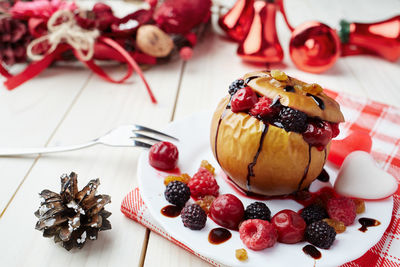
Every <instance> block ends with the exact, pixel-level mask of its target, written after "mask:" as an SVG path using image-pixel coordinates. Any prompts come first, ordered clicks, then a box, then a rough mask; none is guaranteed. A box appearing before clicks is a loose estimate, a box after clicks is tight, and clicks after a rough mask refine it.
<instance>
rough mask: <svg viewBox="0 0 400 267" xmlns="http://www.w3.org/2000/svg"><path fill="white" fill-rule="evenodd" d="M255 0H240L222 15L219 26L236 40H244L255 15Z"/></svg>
mask: <svg viewBox="0 0 400 267" xmlns="http://www.w3.org/2000/svg"><path fill="white" fill-rule="evenodd" d="M253 4H254V0H239V1H237V2H236V3H235V5H234V6H233V7H232V8H231V9H230V10H229V11H228V12H227V13H226V14H225V15H223V16H222V17H220V18H219V20H218V24H219V26H220V27H221V28H222V29H223V30H224V31H225V32H226V34H227V35H228V36H229V37H230V38H232V39H233V40H235V41H242V40H243V39H244V38H245V37H246V34H247V32H248V31H249V28H250V25H251V18H252V17H253V16H254V7H253Z"/></svg>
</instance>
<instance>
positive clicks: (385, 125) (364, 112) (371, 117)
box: [121, 90, 400, 267]
mask: <svg viewBox="0 0 400 267" xmlns="http://www.w3.org/2000/svg"><path fill="white" fill-rule="evenodd" d="M324 92H326V93H327V94H328V95H330V96H331V97H332V98H335V99H336V101H337V102H339V103H340V106H341V110H342V112H343V114H344V116H345V118H346V122H345V123H343V125H341V132H342V133H341V135H342V136H346V135H347V133H349V132H350V131H352V130H363V131H367V132H368V133H369V134H370V136H371V137H372V141H373V145H372V151H371V154H372V156H373V157H374V159H375V160H376V161H377V163H378V165H379V166H380V167H381V168H382V169H384V170H385V171H387V172H389V173H390V174H392V175H393V176H394V177H395V178H396V179H397V180H398V182H399V183H400V108H396V107H393V106H389V105H386V104H382V103H379V102H375V101H372V100H369V99H366V98H360V97H355V96H351V95H348V94H344V93H336V92H333V91H329V90H324ZM393 197H394V207H393V214H392V220H391V222H390V225H389V227H388V228H387V230H386V232H385V234H384V235H383V237H382V239H381V240H380V241H379V242H378V243H377V244H376V245H375V246H374V247H372V248H371V249H370V250H368V251H367V252H366V253H365V254H364V255H363V256H362V257H360V258H358V259H357V260H354V261H352V262H348V263H346V264H344V265H342V267H361V266H393V267H394V266H400V187H399V189H398V191H397V192H396V193H395V194H394V196H393ZM121 211H122V213H124V214H125V215H126V216H127V217H129V218H130V219H132V220H134V221H136V222H138V223H140V224H142V225H144V226H145V227H147V228H149V229H150V230H152V231H153V232H156V233H158V234H160V235H162V236H163V237H165V238H166V239H168V240H170V241H171V242H173V243H175V244H176V245H178V246H180V247H182V248H184V249H186V250H187V251H189V252H191V253H193V254H194V255H196V256H198V257H200V258H202V259H203V260H205V261H207V262H209V263H211V264H213V265H215V266H221V265H220V264H219V263H217V262H215V261H213V260H212V259H209V258H206V257H203V256H202V255H200V254H198V253H197V252H196V251H194V250H192V249H191V248H189V247H187V246H185V245H184V244H182V243H181V242H179V241H178V240H176V239H174V238H173V237H172V236H170V235H169V234H168V233H167V232H166V231H165V230H164V229H163V228H161V227H160V226H159V225H158V224H157V222H156V221H155V220H154V219H153V218H152V217H151V215H150V212H149V211H148V209H147V207H146V205H145V203H144V202H143V200H142V198H141V196H140V192H139V189H138V188H135V189H134V190H133V191H131V192H130V193H129V194H128V195H127V196H126V197H125V198H124V200H123V201H122V204H121Z"/></svg>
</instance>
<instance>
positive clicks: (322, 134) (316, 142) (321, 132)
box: [303, 121, 332, 147]
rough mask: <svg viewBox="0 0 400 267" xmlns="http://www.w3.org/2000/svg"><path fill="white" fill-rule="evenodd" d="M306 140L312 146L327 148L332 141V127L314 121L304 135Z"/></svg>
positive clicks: (325, 123)
mask: <svg viewBox="0 0 400 267" xmlns="http://www.w3.org/2000/svg"><path fill="white" fill-rule="evenodd" d="M303 138H304V140H305V141H306V142H307V143H309V144H310V145H312V146H320V147H325V146H326V145H327V144H328V143H329V141H331V139H332V128H331V125H330V124H329V123H328V122H326V121H313V122H310V123H309V124H308V125H307V130H306V131H305V132H304V133H303Z"/></svg>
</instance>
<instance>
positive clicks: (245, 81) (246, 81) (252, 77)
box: [244, 76, 259, 84]
mask: <svg viewBox="0 0 400 267" xmlns="http://www.w3.org/2000/svg"><path fill="white" fill-rule="evenodd" d="M258 77H259V76H250V77H249V78H247V79H246V80H244V83H245V84H248V83H249V82H250V81H251V80H253V79H255V78H258Z"/></svg>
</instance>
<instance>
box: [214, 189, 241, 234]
mask: <svg viewBox="0 0 400 267" xmlns="http://www.w3.org/2000/svg"><path fill="white" fill-rule="evenodd" d="M243 216H244V207H243V203H242V202H241V201H240V200H239V199H238V198H237V197H235V196H234V195H232V194H225V195H222V196H219V197H217V198H216V199H215V200H214V201H213V203H212V204H211V208H210V217H211V219H213V221H214V222H216V223H217V224H219V225H221V226H222V227H226V228H229V229H232V230H237V229H238V225H239V223H240V222H241V221H242V219H243Z"/></svg>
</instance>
